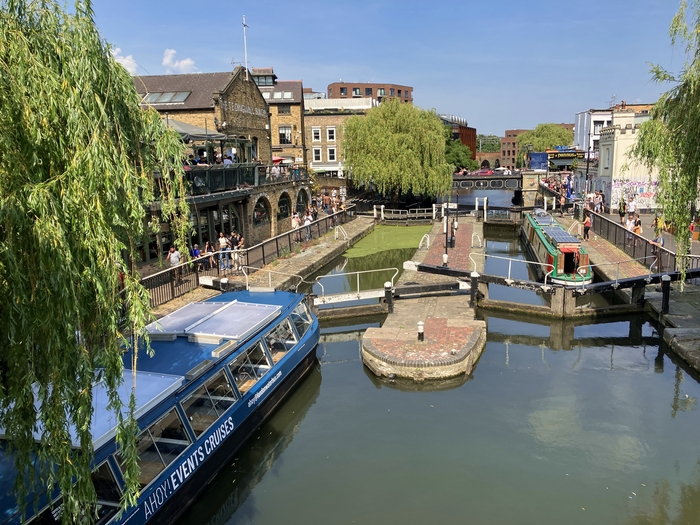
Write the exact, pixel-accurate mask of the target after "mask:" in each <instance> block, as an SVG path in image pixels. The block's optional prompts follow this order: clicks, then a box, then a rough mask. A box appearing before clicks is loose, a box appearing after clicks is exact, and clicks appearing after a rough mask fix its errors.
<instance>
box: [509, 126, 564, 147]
mask: <svg viewBox="0 0 700 525" xmlns="http://www.w3.org/2000/svg"><path fill="white" fill-rule="evenodd" d="M516 140H517V142H518V148H519V150H520V151H527V147H528V144H532V151H544V150H546V149H552V148H554V146H568V145H569V144H571V143H572V142H573V140H574V134H573V133H572V132H571V131H569V130H568V129H566V128H562V127H561V126H560V125H559V124H538V126H537V127H536V128H535V129H531V130H530V131H526V132H525V133H521V134H520V135H518V137H517V139H516Z"/></svg>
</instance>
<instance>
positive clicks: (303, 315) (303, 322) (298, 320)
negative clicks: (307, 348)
mask: <svg viewBox="0 0 700 525" xmlns="http://www.w3.org/2000/svg"><path fill="white" fill-rule="evenodd" d="M291 319H292V323H293V324H294V328H296V329H297V334H299V337H304V334H305V333H306V331H307V330H308V329H309V326H311V317H310V316H309V311H308V310H307V309H306V304H304V303H299V304H298V305H297V307H296V308H295V309H294V311H293V312H292V315H291Z"/></svg>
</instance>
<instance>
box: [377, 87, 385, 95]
mask: <svg viewBox="0 0 700 525" xmlns="http://www.w3.org/2000/svg"><path fill="white" fill-rule="evenodd" d="M377 96H378V97H384V96H386V92H385V91H384V88H377Z"/></svg>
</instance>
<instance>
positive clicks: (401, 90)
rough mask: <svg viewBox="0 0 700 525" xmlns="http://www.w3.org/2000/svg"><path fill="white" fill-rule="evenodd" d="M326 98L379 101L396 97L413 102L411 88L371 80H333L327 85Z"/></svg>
mask: <svg viewBox="0 0 700 525" xmlns="http://www.w3.org/2000/svg"><path fill="white" fill-rule="evenodd" d="M328 98H371V99H373V100H376V101H377V102H381V101H382V100H384V99H386V98H398V99H400V100H401V101H403V102H410V103H411V104H413V88H412V87H411V86H401V85H399V84H378V83H371V82H343V81H342V80H341V81H340V82H333V83H332V84H329V85H328Z"/></svg>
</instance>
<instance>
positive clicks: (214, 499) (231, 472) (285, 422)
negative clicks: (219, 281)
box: [178, 367, 321, 525]
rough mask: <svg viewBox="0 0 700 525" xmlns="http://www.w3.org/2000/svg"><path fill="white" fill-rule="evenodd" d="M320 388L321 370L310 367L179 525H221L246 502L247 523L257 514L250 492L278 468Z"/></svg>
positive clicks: (314, 401) (245, 517)
mask: <svg viewBox="0 0 700 525" xmlns="http://www.w3.org/2000/svg"><path fill="white" fill-rule="evenodd" d="M320 389H321V371H320V369H319V367H313V368H312V369H311V371H310V372H309V374H308V375H307V376H306V378H304V380H303V381H302V382H301V383H300V384H299V385H298V387H297V388H296V389H295V390H294V392H293V393H292V394H291V395H290V396H289V398H288V399H287V400H286V401H285V402H284V403H283V404H282V405H281V406H280V407H279V408H278V410H277V411H276V412H275V413H274V414H273V415H272V417H271V418H270V419H269V420H268V421H267V422H266V423H265V424H264V425H262V426H261V427H260V428H259V429H258V431H257V432H256V433H255V434H253V435H252V436H251V437H250V439H249V440H248V442H247V443H246V444H245V445H243V447H242V448H241V449H240V450H239V451H238V453H237V454H236V457H235V459H233V461H232V463H231V465H230V466H229V467H228V468H226V469H224V470H223V471H222V472H221V473H219V475H218V476H217V477H216V482H215V483H212V484H210V485H209V487H207V490H206V491H205V492H204V493H203V495H202V496H200V497H199V499H198V500H197V501H196V502H195V503H194V504H193V505H192V506H191V507H190V508H189V509H188V511H187V512H186V513H185V514H184V515H183V517H182V518H181V519H180V520H179V521H178V523H179V524H180V525H189V524H192V525H195V524H196V525H201V524H203V523H206V524H207V525H222V524H224V523H227V522H228V520H229V519H230V518H231V516H233V514H234V513H235V512H236V511H237V510H238V508H239V507H240V505H241V504H242V503H243V502H244V501H245V502H247V505H246V509H247V510H246V515H245V516H242V517H243V518H244V519H246V520H248V521H254V520H255V515H256V514H257V511H256V510H255V509H256V505H255V503H254V497H255V496H254V495H251V492H252V491H253V489H254V488H255V486H256V485H257V484H258V483H259V482H260V481H261V480H262V479H263V477H264V476H265V475H266V474H267V473H268V472H269V471H270V470H274V468H275V467H279V466H281V463H283V461H284V459H283V458H281V457H280V456H281V455H282V453H283V452H284V450H285V449H286V448H287V446H288V445H289V444H290V443H291V442H292V440H293V439H294V436H295V435H296V434H297V432H298V430H299V426H300V425H301V423H302V421H303V420H304V418H305V417H306V414H307V412H308V411H309V409H310V408H311V407H312V406H313V405H314V403H316V399H317V398H318V395H319V392H320Z"/></svg>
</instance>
